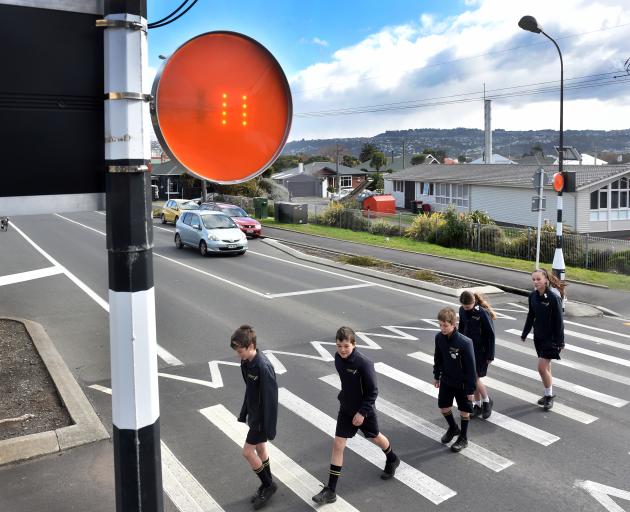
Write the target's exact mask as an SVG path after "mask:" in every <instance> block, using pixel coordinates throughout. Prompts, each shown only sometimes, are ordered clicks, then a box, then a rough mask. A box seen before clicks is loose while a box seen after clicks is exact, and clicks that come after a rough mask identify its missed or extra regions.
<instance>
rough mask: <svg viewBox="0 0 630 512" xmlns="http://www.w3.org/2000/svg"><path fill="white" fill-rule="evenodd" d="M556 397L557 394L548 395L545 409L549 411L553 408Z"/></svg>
mask: <svg viewBox="0 0 630 512" xmlns="http://www.w3.org/2000/svg"><path fill="white" fill-rule="evenodd" d="M555 397H556V395H551V396H546V397H545V401H544V403H543V409H544V410H545V411H548V410H549V409H551V408H552V407H553V399H554V398H555Z"/></svg>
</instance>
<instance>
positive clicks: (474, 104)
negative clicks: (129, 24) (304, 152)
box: [148, 0, 630, 140]
mask: <svg viewBox="0 0 630 512" xmlns="http://www.w3.org/2000/svg"><path fill="white" fill-rule="evenodd" d="M629 1H630V0H623V1H619V0H598V1H597V2H593V1H592V0H552V1H549V0H527V1H525V0H448V1H447V0H440V1H437V0H433V1H426V0H422V1H418V0H416V1H410V0H390V1H389V2H385V1H383V0H365V1H361V2H358V1H340V0H337V1H329V0H312V1H311V2H301V1H290V0H265V1H262V0H242V1H240V2H228V1H226V0H199V1H198V2H197V4H196V5H195V6H194V7H193V8H192V9H191V10H190V11H189V12H188V13H187V14H186V15H184V16H183V17H182V18H180V19H179V20H177V21H175V22H174V23H172V24H170V25H168V26H165V27H163V28H159V29H153V30H150V31H149V66H150V67H151V71H152V73H155V70H156V69H157V68H158V67H159V65H160V61H159V59H158V55H159V54H164V55H168V54H170V53H172V52H173V51H175V50H176V49H177V47H178V46H180V45H181V44H183V43H184V42H185V41H187V40H188V39H190V38H191V37H194V36H196V35H198V34H200V33H203V32H209V31H212V30H233V31H236V32H241V33H244V34H247V35H248V36H250V37H253V38H254V39H257V40H258V41H259V42H260V43H262V44H263V45H264V46H266V47H267V48H268V49H269V50H270V51H271V52H272V53H273V54H274V55H275V56H276V58H277V59H278V61H279V62H280V64H281V66H282V67H283V69H284V71H285V73H286V75H287V77H288V79H289V82H290V84H291V90H292V94H293V100H294V113H295V117H294V120H293V126H292V130H291V135H290V137H289V140H294V139H301V138H329V137H357V136H372V135H375V134H377V133H381V132H384V131H386V130H392V129H408V128H424V127H432V128H453V127H458V126H463V127H468V128H483V105H482V101H481V97H482V94H481V91H482V90H483V87H484V84H485V87H486V89H487V91H488V95H489V97H491V98H492V99H493V106H492V108H493V128H503V129H506V130H515V129H524V130H527V129H543V128H555V129H557V127H558V87H559V86H558V82H555V83H554V82H553V81H554V80H558V79H559V60H558V55H557V52H556V50H555V48H554V47H553V45H552V43H551V42H550V41H548V40H547V39H545V38H544V37H543V36H542V35H536V34H532V33H529V32H524V31H523V30H520V29H519V28H518V26H517V22H518V20H519V19H520V17H521V16H523V15H525V14H531V15H534V16H536V18H537V19H538V21H539V23H540V24H541V25H542V26H543V27H544V29H545V30H546V31H547V32H548V33H549V34H550V35H552V36H553V37H554V38H556V39H557V40H558V43H559V44H560V47H561V48H562V52H563V56H564V63H565V87H566V90H565V129H589V128H591V129H604V130H611V129H625V128H629V127H630V121H629V120H630V75H628V74H627V73H626V71H625V70H624V62H625V61H626V59H628V58H630V45H629V44H628V41H629V40H630V10H629V9H627V7H628V2H629ZM180 3H181V0H149V2H148V7H149V11H148V18H149V22H151V21H155V20H157V19H159V18H162V17H164V16H166V15H167V14H169V13H170V12H171V11H172V10H174V9H175V8H176V7H177V6H178V5H179V4H180ZM623 4H626V5H625V6H624V5H623ZM615 77H616V78H615ZM624 77H625V78H624ZM534 84H539V85H534ZM523 86H526V87H523ZM541 89H544V90H541ZM436 98H440V99H436ZM453 100H457V102H454V101H453ZM463 100H465V101H463ZM405 102H409V103H405ZM339 109H353V110H351V114H350V115H346V114H347V113H346V112H343V114H344V115H339V114H340V112H339ZM357 109H360V112H357ZM332 110H334V111H336V112H329V111H332ZM323 112H328V113H323ZM322 113H323V114H322Z"/></svg>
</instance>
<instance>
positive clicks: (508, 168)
mask: <svg viewBox="0 0 630 512" xmlns="http://www.w3.org/2000/svg"><path fill="white" fill-rule="evenodd" d="M540 167H543V169H545V172H547V173H554V172H558V166H553V165H543V166H540V165H518V164H517V165H514V164H507V165H504V164H479V165H465V164H458V165H446V166H445V165H415V166H413V167H409V168H407V169H404V170H402V171H399V172H397V173H395V174H390V175H386V176H385V179H386V180H407V181H435V182H442V183H454V182H456V183H463V184H470V185H489V186H496V187H519V188H521V187H523V188H531V187H532V178H533V175H534V173H535V172H536V170H537V169H539V168H540ZM567 170H571V171H575V173H576V186H577V188H578V189H580V188H585V187H587V186H589V185H592V184H594V183H597V182H599V181H604V180H607V179H611V178H614V177H616V176H621V175H623V174H627V173H630V166H628V165H623V166H621V165H616V166H610V165H580V166H571V168H570V169H567Z"/></svg>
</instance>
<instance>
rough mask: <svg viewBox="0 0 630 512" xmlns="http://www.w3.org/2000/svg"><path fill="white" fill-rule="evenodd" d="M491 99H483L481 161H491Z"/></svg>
mask: <svg viewBox="0 0 630 512" xmlns="http://www.w3.org/2000/svg"><path fill="white" fill-rule="evenodd" d="M491 102H492V100H483V119H484V130H485V133H484V135H485V145H484V152H483V163H485V164H491V163H492V123H491V121H492V112H491V108H492V107H491Z"/></svg>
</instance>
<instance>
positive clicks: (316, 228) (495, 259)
mask: <svg viewBox="0 0 630 512" xmlns="http://www.w3.org/2000/svg"><path fill="white" fill-rule="evenodd" d="M263 224H265V225H267V226H270V227H273V226H276V227H281V228H285V229H291V230H293V231H298V232H300V233H307V234H311V235H321V236H327V237H330V238H336V239H338V240H348V241H350V242H360V243H364V244H368V245H375V246H379V247H389V248H391V249H404V250H406V251H411V252H417V253H421V254H431V255H434V256H445V257H448V258H454V259H458V260H462V261H472V262H475V263H485V264H488V265H495V266H497V267H503V268H512V269H516V270H526V271H532V270H533V269H534V262H533V261H526V260H519V259H515V258H506V257H503V256H495V255H493V254H487V253H483V252H474V251H469V250H466V249H453V248H448V247H442V246H440V245H435V244H430V243H427V242H416V241H415V240H411V239H408V238H404V237H398V236H390V237H389V238H385V237H383V236H382V235H372V234H370V233H365V232H362V231H350V230H349V229H341V228H334V227H329V226H320V225H315V224H281V223H279V222H276V221H275V220H273V219H271V218H270V219H267V220H264V221H263ZM548 266H549V265H548ZM566 271H567V276H568V278H569V280H575V281H583V282H585V283H592V284H599V285H603V286H608V287H610V288H615V289H619V290H630V276H626V275H623V274H612V273H608V272H596V271H594V270H586V269H583V268H577V267H567V269H566Z"/></svg>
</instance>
